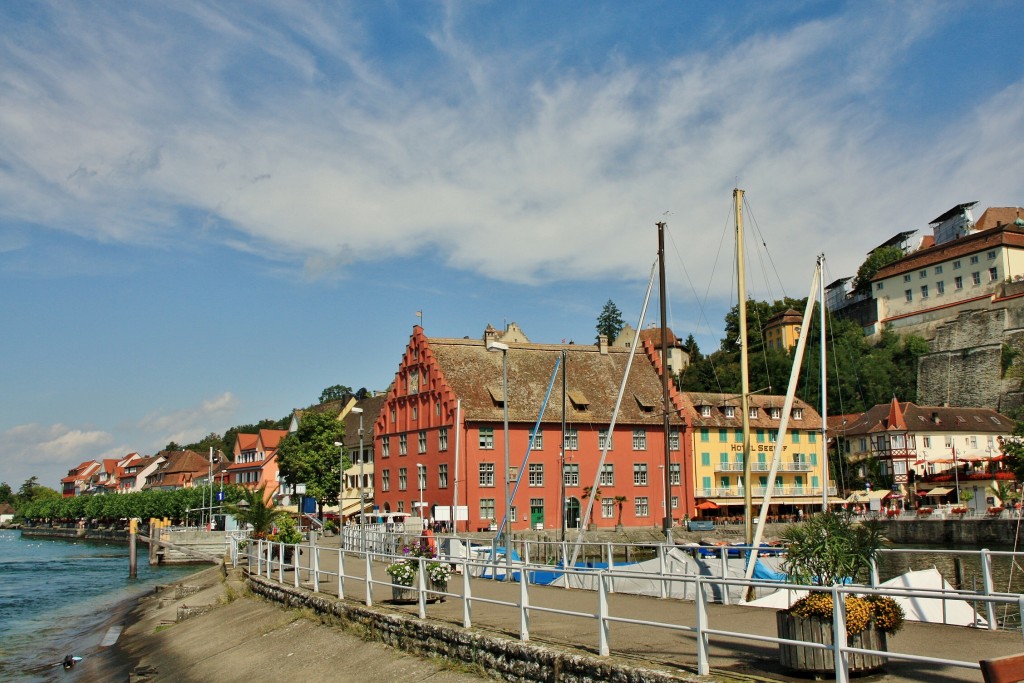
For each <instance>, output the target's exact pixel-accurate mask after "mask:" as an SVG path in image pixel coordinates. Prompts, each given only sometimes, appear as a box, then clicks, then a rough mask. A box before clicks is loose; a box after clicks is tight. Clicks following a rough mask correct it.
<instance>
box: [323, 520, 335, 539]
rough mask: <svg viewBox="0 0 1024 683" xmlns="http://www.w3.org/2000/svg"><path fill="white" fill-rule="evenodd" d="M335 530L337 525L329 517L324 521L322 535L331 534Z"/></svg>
mask: <svg viewBox="0 0 1024 683" xmlns="http://www.w3.org/2000/svg"><path fill="white" fill-rule="evenodd" d="M337 530H338V527H337V525H336V524H335V523H334V520H333V519H329V520H327V521H326V522H324V536H333V535H334V532H336V531H337Z"/></svg>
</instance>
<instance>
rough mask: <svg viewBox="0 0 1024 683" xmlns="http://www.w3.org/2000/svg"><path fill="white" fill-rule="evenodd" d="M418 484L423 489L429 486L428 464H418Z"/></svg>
mask: <svg viewBox="0 0 1024 683" xmlns="http://www.w3.org/2000/svg"><path fill="white" fill-rule="evenodd" d="M416 485H417V486H418V487H419V489H420V490H421V491H422V490H423V489H425V488H427V466H426V465H423V466H420V465H416Z"/></svg>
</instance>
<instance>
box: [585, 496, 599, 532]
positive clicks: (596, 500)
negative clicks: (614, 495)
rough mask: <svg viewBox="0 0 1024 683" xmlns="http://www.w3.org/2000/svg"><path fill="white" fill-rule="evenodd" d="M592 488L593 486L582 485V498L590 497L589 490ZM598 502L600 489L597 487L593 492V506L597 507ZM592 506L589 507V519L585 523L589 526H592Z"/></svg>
mask: <svg viewBox="0 0 1024 683" xmlns="http://www.w3.org/2000/svg"><path fill="white" fill-rule="evenodd" d="M593 490H594V487H593V486H584V487H583V497H584V498H589V497H590V492H591V491H593ZM600 502H601V489H597V491H596V492H594V507H597V504H598V503H600ZM594 507H592V508H590V519H588V520H587V524H588V525H589V526H591V527H593V526H594Z"/></svg>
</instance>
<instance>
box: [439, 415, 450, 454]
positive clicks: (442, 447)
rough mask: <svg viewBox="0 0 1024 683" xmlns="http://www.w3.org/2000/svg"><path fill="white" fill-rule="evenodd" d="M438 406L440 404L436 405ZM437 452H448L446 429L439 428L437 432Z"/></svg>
mask: <svg viewBox="0 0 1024 683" xmlns="http://www.w3.org/2000/svg"><path fill="white" fill-rule="evenodd" d="M438 405H440V404H438ZM437 450H439V451H446V450H448V428H447V427H441V428H440V429H438V430H437Z"/></svg>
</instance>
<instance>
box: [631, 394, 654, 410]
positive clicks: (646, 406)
mask: <svg viewBox="0 0 1024 683" xmlns="http://www.w3.org/2000/svg"><path fill="white" fill-rule="evenodd" d="M633 398H635V399H636V404H637V405H638V406H640V410H641V411H643V412H645V413H653V412H654V404H653V403H651V402H650V401H648V400H647V399H643V398H640V397H639V396H637V395H636V394H633Z"/></svg>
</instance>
